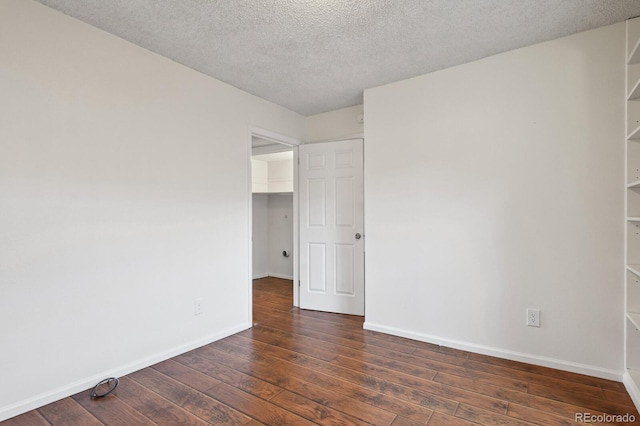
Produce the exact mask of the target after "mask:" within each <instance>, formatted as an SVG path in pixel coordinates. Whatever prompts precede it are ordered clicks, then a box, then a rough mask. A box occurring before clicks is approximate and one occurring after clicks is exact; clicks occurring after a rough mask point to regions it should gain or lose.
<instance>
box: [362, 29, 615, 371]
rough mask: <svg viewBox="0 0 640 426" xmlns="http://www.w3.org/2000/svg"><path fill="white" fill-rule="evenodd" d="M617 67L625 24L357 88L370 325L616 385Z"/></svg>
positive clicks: (367, 319) (394, 332)
mask: <svg viewBox="0 0 640 426" xmlns="http://www.w3.org/2000/svg"><path fill="white" fill-rule="evenodd" d="M623 64H624V25H623V24H618V25H614V26H609V27H604V28H601V29H597V30H594V31H589V32H585V33H581V34H577V35H574V36H570V37H566V38H562V39H558V40H555V41H551V42H547V43H543V44H539V45H535V46H530V47H526V48H523V49H519V50H516V51H512V52H508V53H504V54H500V55H497V56H493V57H490V58H487V59H484V60H480V61H477V62H473V63H470V64H466V65H461V66H458V67H454V68H450V69H446V70H443V71H439V72H434V73H432V74H429V75H424V76H421V77H417V78H413V79H410V80H405V81H401V82H397V83H393V84H389V85H386V86H382V87H378V88H375V89H371V90H367V91H365V106H366V108H365V109H366V111H365V112H366V117H365V182H366V184H365V206H366V209H365V218H366V220H365V223H366V245H367V262H366V276H367V283H366V285H367V292H366V306H367V313H366V324H365V326H366V327H367V328H369V329H375V330H381V331H386V332H389V333H392V334H398V335H405V336H409V337H413V338H417V339H421V340H426V341H433V342H438V343H442V344H445V345H448V346H454V347H461V348H466V349H471V350H474V351H479V352H485V353H493V354H496V355H498V356H503V357H507V358H513V359H523V360H526V361H529V362H533V363H538V364H542V365H552V366H556V367H560V368H565V369H568V370H573V371H582V372H586V373H588V374H593V375H597V376H602V377H609V378H617V379H619V378H620V377H621V373H622V370H623V365H622V354H623V350H622V337H623V336H622V330H623V323H622V319H623V313H622V309H623V284H622V283H623V278H622V272H623V217H624V213H623V189H622V188H623V185H624V144H623V140H624V105H623V99H624V69H623ZM527 307H532V308H539V309H541V311H542V312H541V319H542V327H541V328H530V327H527V326H526V325H525V309H526V308H527Z"/></svg>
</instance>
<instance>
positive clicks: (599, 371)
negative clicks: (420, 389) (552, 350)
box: [363, 322, 636, 402]
mask: <svg viewBox="0 0 640 426" xmlns="http://www.w3.org/2000/svg"><path fill="white" fill-rule="evenodd" d="M363 328H364V329H365V330H371V331H379V332H380V333H385V334H391V335H394V336H400V337H406V338H408V339H412V340H418V341H420V342H427V343H433V344H436V345H440V346H446V347H449V348H454V349H460V350H463V351H467V352H474V353H478V354H483V355H489V356H494V357H497V358H504V359H509V360H512V361H519V362H526V363H527V364H533V365H540V366H542V367H549V368H555V369H558V370H564V371H569V372H572V373H578V374H585V375H587V376H593V377H599V378H601V379H607V380H614V381H617V382H621V381H622V380H623V372H622V371H617V370H609V369H606V368H600V367H595V366H592V365H586V364H579V363H576V362H570V361H564V360H561V359H554V358H547V357H541V356H537V355H530V354H525V353H522V352H514V351H510V350H506V349H500V348H493V347H490V346H483V345H477V344H475V343H467V342H462V341H459V340H451V339H443V338H440V337H436V336H431V335H428V334H423V333H418V332H414V331H407V330H403V329H400V328H395V327H387V326H384V325H380V324H375V323H371V322H365V323H364V325H363ZM629 393H631V392H629ZM635 401H636V400H635V399H634V402H635Z"/></svg>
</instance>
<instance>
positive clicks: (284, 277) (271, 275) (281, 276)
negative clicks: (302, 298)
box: [269, 274, 293, 280]
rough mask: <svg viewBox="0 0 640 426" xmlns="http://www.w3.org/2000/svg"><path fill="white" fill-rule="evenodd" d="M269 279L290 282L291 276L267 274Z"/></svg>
mask: <svg viewBox="0 0 640 426" xmlns="http://www.w3.org/2000/svg"><path fill="white" fill-rule="evenodd" d="M269 276H270V277H273V278H282V279H283V280H292V279H293V277H292V276H291V275H283V274H269Z"/></svg>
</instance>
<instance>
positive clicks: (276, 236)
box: [252, 193, 293, 279]
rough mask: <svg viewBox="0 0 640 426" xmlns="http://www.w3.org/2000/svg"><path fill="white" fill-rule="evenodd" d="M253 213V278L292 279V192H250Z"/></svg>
mask: <svg viewBox="0 0 640 426" xmlns="http://www.w3.org/2000/svg"><path fill="white" fill-rule="evenodd" d="M252 214H253V278H254V279H256V278H264V277H268V276H269V277H278V278H285V279H293V194H292V193H288V194H253V211H252ZM283 250H287V251H289V252H290V253H291V255H290V256H289V257H284V256H283V255H282V251H283Z"/></svg>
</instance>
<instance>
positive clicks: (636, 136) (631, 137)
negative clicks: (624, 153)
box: [627, 126, 640, 141]
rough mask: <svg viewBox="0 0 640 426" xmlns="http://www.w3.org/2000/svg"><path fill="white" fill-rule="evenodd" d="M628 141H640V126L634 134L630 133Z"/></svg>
mask: <svg viewBox="0 0 640 426" xmlns="http://www.w3.org/2000/svg"><path fill="white" fill-rule="evenodd" d="M627 140H630V141H637V140H640V126H638V127H636V128H635V129H634V131H633V132H631V133H629V136H627Z"/></svg>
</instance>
